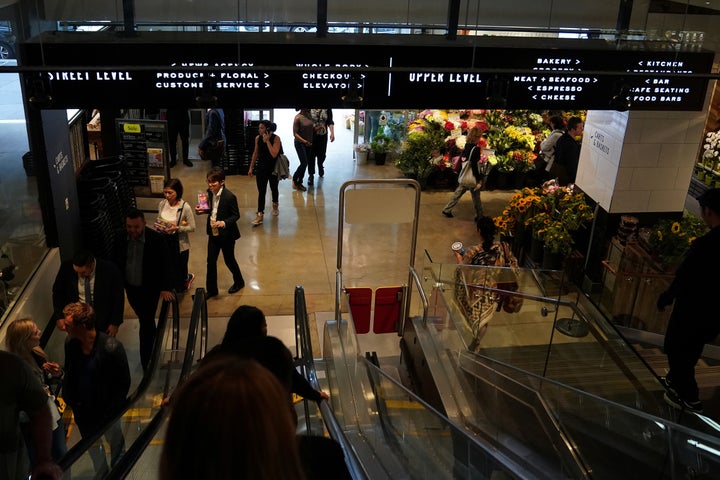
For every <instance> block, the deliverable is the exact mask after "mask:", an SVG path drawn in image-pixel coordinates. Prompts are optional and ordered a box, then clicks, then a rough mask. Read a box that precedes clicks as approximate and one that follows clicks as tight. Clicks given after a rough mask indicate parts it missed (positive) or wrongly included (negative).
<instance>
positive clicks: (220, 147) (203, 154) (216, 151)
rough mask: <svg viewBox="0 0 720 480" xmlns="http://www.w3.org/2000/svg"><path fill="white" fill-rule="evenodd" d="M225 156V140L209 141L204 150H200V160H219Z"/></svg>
mask: <svg viewBox="0 0 720 480" xmlns="http://www.w3.org/2000/svg"><path fill="white" fill-rule="evenodd" d="M223 155H225V140H223V139H222V138H221V139H219V140H210V141H209V142H208V143H207V145H206V146H205V148H204V149H202V150H200V158H201V159H202V160H220V159H221V158H222V157H223Z"/></svg>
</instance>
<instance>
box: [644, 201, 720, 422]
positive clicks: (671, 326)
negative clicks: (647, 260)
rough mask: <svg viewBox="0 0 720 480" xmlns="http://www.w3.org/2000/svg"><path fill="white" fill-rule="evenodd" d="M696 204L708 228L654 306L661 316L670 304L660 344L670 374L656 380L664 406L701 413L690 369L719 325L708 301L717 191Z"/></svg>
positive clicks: (718, 285)
mask: <svg viewBox="0 0 720 480" xmlns="http://www.w3.org/2000/svg"><path fill="white" fill-rule="evenodd" d="M698 203H699V204H700V215H701V217H702V219H703V221H704V222H705V225H707V226H708V227H709V228H710V230H709V231H708V232H707V233H706V234H705V235H703V236H702V237H699V238H697V239H696V240H695V241H694V242H693V243H692V245H691V246H690V249H689V250H688V252H687V254H686V255H685V258H684V259H683V261H682V263H681V264H680V266H679V267H678V269H677V271H676V272H675V278H674V279H673V281H672V283H671V284H670V286H669V287H668V289H667V290H666V291H665V292H663V293H661V294H660V296H659V297H658V300H657V308H658V310H659V311H661V312H662V311H664V310H665V307H668V306H670V305H673V309H672V313H671V314H670V319H669V320H668V326H667V330H666V332H665V343H664V349H665V355H667V359H668V366H669V371H668V373H667V375H666V376H665V377H660V381H661V382H662V384H663V386H664V387H665V394H664V399H665V402H667V403H668V404H670V405H671V406H672V407H675V408H677V409H680V410H686V411H690V412H695V413H702V411H703V405H702V402H701V401H700V391H699V389H698V384H697V381H696V380H695V365H696V364H697V362H698V360H700V357H701V355H702V352H703V348H704V347H705V344H706V343H710V342H712V341H713V340H714V339H715V338H716V337H717V336H718V334H720V323H718V321H717V319H716V317H715V315H713V314H712V310H711V309H708V302H711V301H712V299H713V298H715V295H717V292H718V290H719V289H720V277H718V275H717V272H718V271H720V250H718V244H720V188H712V189H710V190H708V191H706V192H705V193H703V194H702V195H700V197H699V198H698ZM673 303H674V304H673Z"/></svg>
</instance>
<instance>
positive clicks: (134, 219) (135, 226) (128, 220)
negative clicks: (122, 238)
mask: <svg viewBox="0 0 720 480" xmlns="http://www.w3.org/2000/svg"><path fill="white" fill-rule="evenodd" d="M125 230H126V231H127V234H128V236H129V237H130V238H131V239H133V240H137V239H139V238H140V237H141V236H142V234H143V232H145V214H144V213H143V212H142V210H139V209H137V208H132V209H130V211H128V213H127V215H126V216H125Z"/></svg>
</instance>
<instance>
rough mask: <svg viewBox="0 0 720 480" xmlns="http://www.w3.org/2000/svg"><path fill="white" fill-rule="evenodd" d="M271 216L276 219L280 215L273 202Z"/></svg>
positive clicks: (276, 205)
mask: <svg viewBox="0 0 720 480" xmlns="http://www.w3.org/2000/svg"><path fill="white" fill-rule="evenodd" d="M272 214H273V215H274V216H276V217H277V216H278V215H280V211H279V210H278V204H277V203H275V202H273V210H272Z"/></svg>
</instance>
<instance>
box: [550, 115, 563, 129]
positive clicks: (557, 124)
mask: <svg viewBox="0 0 720 480" xmlns="http://www.w3.org/2000/svg"><path fill="white" fill-rule="evenodd" d="M550 127H551V128H552V129H553V130H565V119H564V118H563V117H561V116H560V115H555V116H553V117H550Z"/></svg>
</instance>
